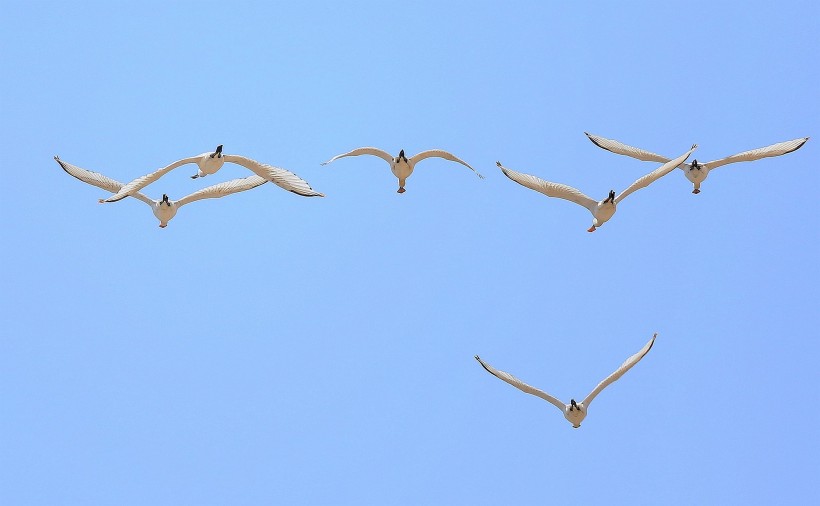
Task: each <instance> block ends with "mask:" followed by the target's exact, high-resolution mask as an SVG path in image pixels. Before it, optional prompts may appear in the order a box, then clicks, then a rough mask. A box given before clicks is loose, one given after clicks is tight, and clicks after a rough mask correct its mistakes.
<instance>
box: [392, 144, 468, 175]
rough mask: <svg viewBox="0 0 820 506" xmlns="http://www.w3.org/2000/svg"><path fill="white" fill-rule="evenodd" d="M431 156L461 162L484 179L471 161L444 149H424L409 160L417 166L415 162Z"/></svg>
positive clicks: (412, 164)
mask: <svg viewBox="0 0 820 506" xmlns="http://www.w3.org/2000/svg"><path fill="white" fill-rule="evenodd" d="M430 157H437V158H444V159H445V160H450V161H451V162H457V163H460V164H461V165H463V166H465V167H467V168H468V169H470V170H471V171H473V172H475V173H476V175H478V177H480V178H481V179H484V176H482V175H481V174H479V173H478V171H477V170H475V169H474V168H472V167H471V166H470V164H469V163H467V162H465V161H464V160H462V159H461V158H459V157H457V156H456V155H454V154H452V153H448V152H447V151H444V150H442V149H428V150H427V151H422V152H421V153H418V154H417V155H414V156H413V157H411V158H410V159H409V160H407V161H408V162H409V163H410V165H411V166H415V164H417V163H418V162H420V161H422V160H424V159H425V158H430Z"/></svg>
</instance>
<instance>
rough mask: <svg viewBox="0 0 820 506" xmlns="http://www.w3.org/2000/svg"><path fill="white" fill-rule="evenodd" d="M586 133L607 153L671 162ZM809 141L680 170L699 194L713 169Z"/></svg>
mask: <svg viewBox="0 0 820 506" xmlns="http://www.w3.org/2000/svg"><path fill="white" fill-rule="evenodd" d="M584 133H585V134H586V136H587V137H588V138H589V140H591V141H592V142H593V143H594V144H595V145H596V146H598V147H599V148H603V149H605V150H607V151H611V152H613V153H616V154H619V155H625V156H630V157H632V158H637V159H638V160H642V161H644V162H661V163H663V162H668V161H669V158H666V157H665V156H661V155H658V154H655V153H652V152H651V151H645V150H643V149H640V148H636V147H632V146H628V145H626V144H624V143H622V142H619V141H616V140H613V139H607V138H604V137H600V136H598V135H592V134H590V133H587V132H584ZM808 140H809V138H808V137H801V138H800V139H794V140H791V141H785V142H779V143H777V144H772V145H771V146H766V147H763V148H757V149H752V150H750V151H744V152H742V153H738V154H736V155H732V156H727V157H726V158H721V159H720V160H712V161H711V162H706V163H699V162H698V161H697V160H692V163H684V164H681V165H680V169H681V170H683V173H684V174H685V175H686V179H688V180H689V181H691V182H692V184H693V185H694V189H693V190H692V193H694V194H698V193H700V184H701V183H702V182H703V181H704V180H705V179H706V177H707V176H708V175H709V171H711V170H712V169H716V168H718V167H720V166H721V165H726V164H729V163H735V162H751V161H754V160H759V159H761V158H768V157H770V156H780V155H785V154H787V153H791V152H792V151H797V150H798V149H800V148H801V147H802V146H803V144H805V143H806V141H808Z"/></svg>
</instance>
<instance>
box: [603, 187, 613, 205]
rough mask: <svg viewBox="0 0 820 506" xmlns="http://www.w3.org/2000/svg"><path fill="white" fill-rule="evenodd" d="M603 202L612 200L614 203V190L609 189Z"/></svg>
mask: <svg viewBox="0 0 820 506" xmlns="http://www.w3.org/2000/svg"><path fill="white" fill-rule="evenodd" d="M604 202H612V203H613V204H614V203H615V190H609V197H607V199H606V200H605V201H604Z"/></svg>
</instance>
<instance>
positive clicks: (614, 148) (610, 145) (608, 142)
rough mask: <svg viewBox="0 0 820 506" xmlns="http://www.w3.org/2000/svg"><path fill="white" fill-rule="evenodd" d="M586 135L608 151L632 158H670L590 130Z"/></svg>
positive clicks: (650, 160) (645, 160)
mask: <svg viewBox="0 0 820 506" xmlns="http://www.w3.org/2000/svg"><path fill="white" fill-rule="evenodd" d="M584 133H585V134H586V136H587V137H588V138H589V140H591V141H592V142H593V144H595V145H596V146H598V147H599V148H603V149H605V150H607V151H611V152H613V153H616V154H619V155H625V156H631V157H632V158H637V159H638V160H643V161H644V162H661V163H665V162H668V161H669V158H666V157H665V156H661V155H658V154H656V153H652V152H651V151H645V150H643V149H640V148H635V147H632V146H627V145H626V144H624V143H622V142H618V141H616V140H613V139H607V138H604V137H600V136H598V135H593V134H591V133H588V132H584Z"/></svg>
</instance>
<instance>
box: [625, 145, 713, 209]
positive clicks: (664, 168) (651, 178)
mask: <svg viewBox="0 0 820 506" xmlns="http://www.w3.org/2000/svg"><path fill="white" fill-rule="evenodd" d="M697 147H698V145H697V144H693V145H692V149H690V150H689V151H687V152H686V153H684V154H682V155H680V156H679V157H677V158H675V159H674V160H671V161H669V162H666V163H665V164H663V165H661V166H660V167H659V168H657V169H655V170H653V171H652V172H650V173H649V174H647V175H645V176H643V177H642V178H639V179H638V180H637V181H635V182H634V183H632V184H631V185H629V188H627V189H626V190H624V191H622V192H621V194H620V195H618V196H617V197H615V203H616V204H617V203H618V202H620V201H622V200H623V199H624V198H626V196H627V195H629V194H630V193H632V192H634V191H636V190H640V189H641V188H646V187H647V186H649V185H650V184H652V183H653V182H655V181H657V180H658V179H660V178H661V177H662V176H665V175H667V174H669V173H670V172H672V171H673V170H675V167H677V166H678V165H680V164H682V163H683V162H685V161H686V159H687V158H689V155H691V154H692V151H694V150H695V149H697Z"/></svg>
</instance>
